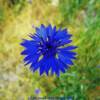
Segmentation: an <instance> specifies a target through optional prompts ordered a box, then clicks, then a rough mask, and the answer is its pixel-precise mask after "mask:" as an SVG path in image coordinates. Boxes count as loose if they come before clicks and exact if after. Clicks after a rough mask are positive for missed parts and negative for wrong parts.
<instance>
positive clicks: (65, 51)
mask: <svg viewBox="0 0 100 100" xmlns="http://www.w3.org/2000/svg"><path fill="white" fill-rule="evenodd" d="M35 29H36V33H34V35H33V34H30V35H29V36H30V37H31V40H26V39H24V40H23V42H22V43H21V45H22V46H24V47H25V50H23V51H22V52H21V54H22V55H26V57H25V58H24V62H25V63H26V65H27V64H31V65H30V69H31V70H32V71H33V72H34V71H36V70H37V69H39V71H40V75H42V74H43V73H44V72H45V73H46V74H47V75H48V74H49V73H50V74H51V75H53V74H54V73H55V74H56V75H57V76H59V75H60V71H62V72H63V73H65V71H66V69H68V68H69V66H70V65H73V62H72V59H75V58H76V57H75V55H76V53H75V52H72V50H73V49H75V48H76V46H68V44H69V43H71V42H72V40H71V39H70V38H71V36H72V35H71V34H69V33H68V31H67V30H66V29H58V30H57V29H56V26H54V27H52V26H51V25H48V26H44V25H41V26H40V27H38V28H35Z"/></svg>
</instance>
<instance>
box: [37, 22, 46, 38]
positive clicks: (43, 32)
mask: <svg viewBox="0 0 100 100" xmlns="http://www.w3.org/2000/svg"><path fill="white" fill-rule="evenodd" d="M36 33H37V34H39V36H40V37H42V38H43V39H44V40H46V38H47V33H46V27H45V26H44V25H43V24H42V25H41V26H40V28H36Z"/></svg>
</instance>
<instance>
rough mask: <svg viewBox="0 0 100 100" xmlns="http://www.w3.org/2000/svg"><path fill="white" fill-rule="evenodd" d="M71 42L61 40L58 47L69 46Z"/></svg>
mask: <svg viewBox="0 0 100 100" xmlns="http://www.w3.org/2000/svg"><path fill="white" fill-rule="evenodd" d="M71 42H72V40H66V39H63V40H61V42H60V43H59V44H58V45H59V46H63V45H66V44H69V43H71Z"/></svg>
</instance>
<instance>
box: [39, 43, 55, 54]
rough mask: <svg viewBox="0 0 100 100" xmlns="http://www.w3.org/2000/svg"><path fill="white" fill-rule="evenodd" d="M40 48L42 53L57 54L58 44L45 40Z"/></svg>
mask: <svg viewBox="0 0 100 100" xmlns="http://www.w3.org/2000/svg"><path fill="white" fill-rule="evenodd" d="M40 50H41V52H42V54H43V55H46V56H55V54H56V46H55V45H54V43H50V42H45V43H44V44H43V45H41V49H40Z"/></svg>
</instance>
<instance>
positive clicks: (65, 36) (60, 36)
mask: <svg viewBox="0 0 100 100" xmlns="http://www.w3.org/2000/svg"><path fill="white" fill-rule="evenodd" d="M67 33H68V32H67V30H66V29H64V30H61V29H59V30H58V32H57V34H56V35H55V39H56V40H62V39H69V38H70V37H71V36H72V35H70V34H67Z"/></svg>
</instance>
